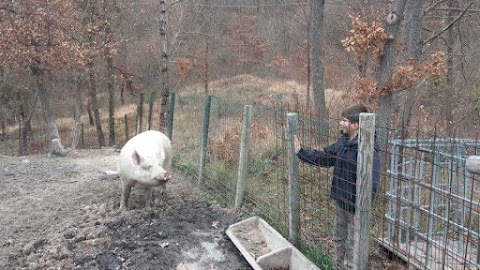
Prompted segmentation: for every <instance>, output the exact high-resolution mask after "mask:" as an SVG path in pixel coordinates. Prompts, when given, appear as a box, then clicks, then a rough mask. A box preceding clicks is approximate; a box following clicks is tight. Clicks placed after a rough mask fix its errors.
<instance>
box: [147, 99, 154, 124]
mask: <svg viewBox="0 0 480 270" xmlns="http://www.w3.org/2000/svg"><path fill="white" fill-rule="evenodd" d="M154 98H155V92H151V93H150V98H149V100H148V115H147V130H150V129H152V112H153V99H154Z"/></svg>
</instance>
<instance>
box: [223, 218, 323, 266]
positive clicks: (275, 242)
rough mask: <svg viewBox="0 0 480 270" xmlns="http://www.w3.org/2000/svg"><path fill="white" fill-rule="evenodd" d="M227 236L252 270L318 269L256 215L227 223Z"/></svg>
mask: <svg viewBox="0 0 480 270" xmlns="http://www.w3.org/2000/svg"><path fill="white" fill-rule="evenodd" d="M227 235H228V237H230V239H231V240H232V242H233V244H235V246H236V247H237V248H238V250H240V252H241V253H242V255H243V256H244V257H245V259H246V260H247V262H248V263H250V265H251V266H252V267H253V269H255V270H320V268H318V267H317V266H315V265H314V264H313V263H312V262H311V261H310V260H309V259H307V257H305V256H304V255H303V254H302V253H301V252H300V251H299V250H298V249H296V248H295V247H294V246H293V245H292V244H291V243H290V242H288V241H287V240H286V239H285V238H283V237H282V235H281V234H280V233H278V232H277V231H276V230H275V229H274V228H272V227H271V226H270V225H269V224H268V223H267V222H265V220H263V219H261V218H259V217H251V218H248V219H246V220H243V221H240V222H238V223H235V224H232V225H230V227H229V228H228V229H227Z"/></svg>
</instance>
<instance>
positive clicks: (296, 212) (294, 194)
mask: <svg viewBox="0 0 480 270" xmlns="http://www.w3.org/2000/svg"><path fill="white" fill-rule="evenodd" d="M297 134H298V114H296V113H287V156H288V230H289V231H288V232H289V236H288V241H290V243H292V244H293V245H294V246H297V247H298V244H299V243H300V183H299V181H298V164H299V161H298V157H297V155H296V154H295V148H294V145H293V136H294V135H297Z"/></svg>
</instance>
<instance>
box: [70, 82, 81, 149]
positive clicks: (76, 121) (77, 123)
mask: <svg viewBox="0 0 480 270" xmlns="http://www.w3.org/2000/svg"><path fill="white" fill-rule="evenodd" d="M73 80H74V82H73V84H74V85H73V88H74V91H75V111H74V113H73V142H72V148H73V149H76V148H77V146H78V142H79V141H80V132H81V128H82V120H81V118H80V117H81V116H82V87H81V83H80V82H81V81H80V80H81V79H80V76H79V75H76V76H75V77H74V79H73Z"/></svg>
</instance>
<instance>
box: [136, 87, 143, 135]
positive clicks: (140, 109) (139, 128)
mask: <svg viewBox="0 0 480 270" xmlns="http://www.w3.org/2000/svg"><path fill="white" fill-rule="evenodd" d="M142 116H143V93H140V100H139V101H138V106H137V133H136V134H138V133H140V132H142Z"/></svg>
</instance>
